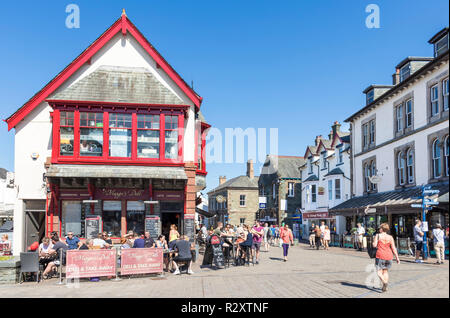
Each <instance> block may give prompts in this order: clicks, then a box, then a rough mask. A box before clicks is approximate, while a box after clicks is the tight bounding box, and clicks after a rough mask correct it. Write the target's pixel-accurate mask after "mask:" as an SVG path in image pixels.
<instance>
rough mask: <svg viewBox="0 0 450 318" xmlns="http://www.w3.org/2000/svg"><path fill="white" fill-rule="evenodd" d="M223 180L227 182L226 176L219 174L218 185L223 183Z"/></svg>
mask: <svg viewBox="0 0 450 318" xmlns="http://www.w3.org/2000/svg"><path fill="white" fill-rule="evenodd" d="M225 182H227V177H226V176H219V185H221V184H224V183H225Z"/></svg>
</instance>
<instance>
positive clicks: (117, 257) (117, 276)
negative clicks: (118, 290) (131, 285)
mask: <svg viewBox="0 0 450 318" xmlns="http://www.w3.org/2000/svg"><path fill="white" fill-rule="evenodd" d="M119 248H120V247H119ZM115 250H116V277H115V278H111V280H112V281H113V282H119V281H121V280H122V278H120V277H119V266H118V264H119V253H118V252H117V249H115Z"/></svg>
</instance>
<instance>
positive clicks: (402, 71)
mask: <svg viewBox="0 0 450 318" xmlns="http://www.w3.org/2000/svg"><path fill="white" fill-rule="evenodd" d="M410 71H411V65H410V64H409V63H408V64H406V65H405V66H403V67H402V68H401V69H400V82H403V81H404V80H405V79H407V78H408V77H409V75H410Z"/></svg>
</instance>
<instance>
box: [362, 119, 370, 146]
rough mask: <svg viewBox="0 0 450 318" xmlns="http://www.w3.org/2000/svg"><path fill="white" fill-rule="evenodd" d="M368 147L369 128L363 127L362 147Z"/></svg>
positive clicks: (366, 125)
mask: <svg viewBox="0 0 450 318" xmlns="http://www.w3.org/2000/svg"><path fill="white" fill-rule="evenodd" d="M368 145H369V126H368V124H364V125H363V147H364V148H366V147H367V146H368Z"/></svg>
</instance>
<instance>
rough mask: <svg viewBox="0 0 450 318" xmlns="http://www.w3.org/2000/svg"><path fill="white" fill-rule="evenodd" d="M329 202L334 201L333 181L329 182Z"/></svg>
mask: <svg viewBox="0 0 450 318" xmlns="http://www.w3.org/2000/svg"><path fill="white" fill-rule="evenodd" d="M328 200H333V180H328Z"/></svg>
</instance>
